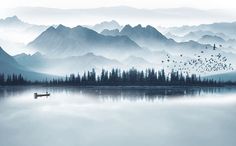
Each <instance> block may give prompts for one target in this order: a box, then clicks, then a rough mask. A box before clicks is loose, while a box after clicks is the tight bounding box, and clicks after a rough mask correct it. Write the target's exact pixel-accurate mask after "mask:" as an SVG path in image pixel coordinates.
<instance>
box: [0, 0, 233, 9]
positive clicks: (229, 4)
mask: <svg viewBox="0 0 236 146" xmlns="http://www.w3.org/2000/svg"><path fill="white" fill-rule="evenodd" d="M120 5H122V6H130V7H135V8H145V9H147V8H148V9H154V8H175V7H192V8H198V9H234V8H236V2H235V0H217V1H216V0H2V2H1V5H0V8H14V7H24V6H34V7H50V8H62V9H71V8H96V7H110V6H120Z"/></svg>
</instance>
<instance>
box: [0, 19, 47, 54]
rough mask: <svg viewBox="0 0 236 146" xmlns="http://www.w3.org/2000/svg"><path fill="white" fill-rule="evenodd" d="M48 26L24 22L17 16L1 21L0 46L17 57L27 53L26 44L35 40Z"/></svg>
mask: <svg viewBox="0 0 236 146" xmlns="http://www.w3.org/2000/svg"><path fill="white" fill-rule="evenodd" d="M46 28H47V26H43V25H34V24H29V23H26V22H23V21H22V20H20V19H19V18H18V17H17V16H12V17H7V18H5V19H0V33H1V36H0V40H1V41H0V45H1V46H4V49H5V50H6V51H7V52H8V53H10V54H12V55H15V54H16V53H20V52H26V51H27V50H26V49H25V44H26V43H28V42H30V41H32V40H33V39H35V38H36V37H37V36H38V35H39V34H40V33H41V32H43V31H44V30H46Z"/></svg>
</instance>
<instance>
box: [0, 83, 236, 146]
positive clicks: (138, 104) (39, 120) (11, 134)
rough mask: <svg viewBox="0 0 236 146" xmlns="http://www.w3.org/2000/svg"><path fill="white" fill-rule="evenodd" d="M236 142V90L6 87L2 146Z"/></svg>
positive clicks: (227, 145)
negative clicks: (35, 96)
mask: <svg viewBox="0 0 236 146" xmlns="http://www.w3.org/2000/svg"><path fill="white" fill-rule="evenodd" d="M46 91H48V92H50V93H51V94H52V95H51V96H50V97H49V98H39V99H34V97H33V93H34V92H38V93H45V92H46ZM235 136H236V90H235V89H234V88H204V89H200V88H177V87H176V88H167V89H163V88H155V89H147V88H145V87H144V88H142V89H136V88H129V89H122V88H119V89H117V88H116V89H115V88H100V89H99V88H83V89H80V88H75V87H66V88H63V87H55V88H49V87H0V146H235V145H236V139H235Z"/></svg>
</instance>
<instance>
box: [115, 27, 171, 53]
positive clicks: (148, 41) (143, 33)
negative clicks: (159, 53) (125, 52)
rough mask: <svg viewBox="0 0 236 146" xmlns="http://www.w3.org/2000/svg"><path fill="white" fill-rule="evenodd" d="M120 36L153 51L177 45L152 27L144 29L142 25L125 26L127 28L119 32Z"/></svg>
mask: <svg viewBox="0 0 236 146" xmlns="http://www.w3.org/2000/svg"><path fill="white" fill-rule="evenodd" d="M119 35H122V36H123V35H124V36H128V37H129V38H131V39H132V40H134V41H135V42H137V43H138V44H139V45H140V46H141V47H144V48H150V49H153V50H155V48H156V47H164V46H170V45H172V44H175V41H174V40H172V39H167V38H166V37H165V36H164V35H163V34H161V33H160V32H159V31H158V30H156V29H155V28H154V27H152V26H150V25H147V26H146V27H142V25H140V24H139V25H137V26H134V27H132V26H130V25H125V27H124V28H123V29H122V30H121V31H120V32H119Z"/></svg>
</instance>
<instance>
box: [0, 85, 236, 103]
mask: <svg viewBox="0 0 236 146" xmlns="http://www.w3.org/2000/svg"><path fill="white" fill-rule="evenodd" d="M25 92H28V93H29V94H30V93H31V92H32V96H33V93H34V92H39V93H45V92H50V93H52V95H54V94H60V93H65V94H68V95H71V94H74V95H83V96H85V97H86V96H87V97H93V98H99V99H102V100H113V101H119V100H130V101H136V100H146V101H153V100H163V99H164V98H176V97H178V98H181V97H199V96H201V95H206V94H215V93H220V94H225V93H235V92H236V88H235V87H83V88H82V87H43V86H15V87H0V97H1V98H6V97H18V96H20V95H22V94H24V93H25Z"/></svg>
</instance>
